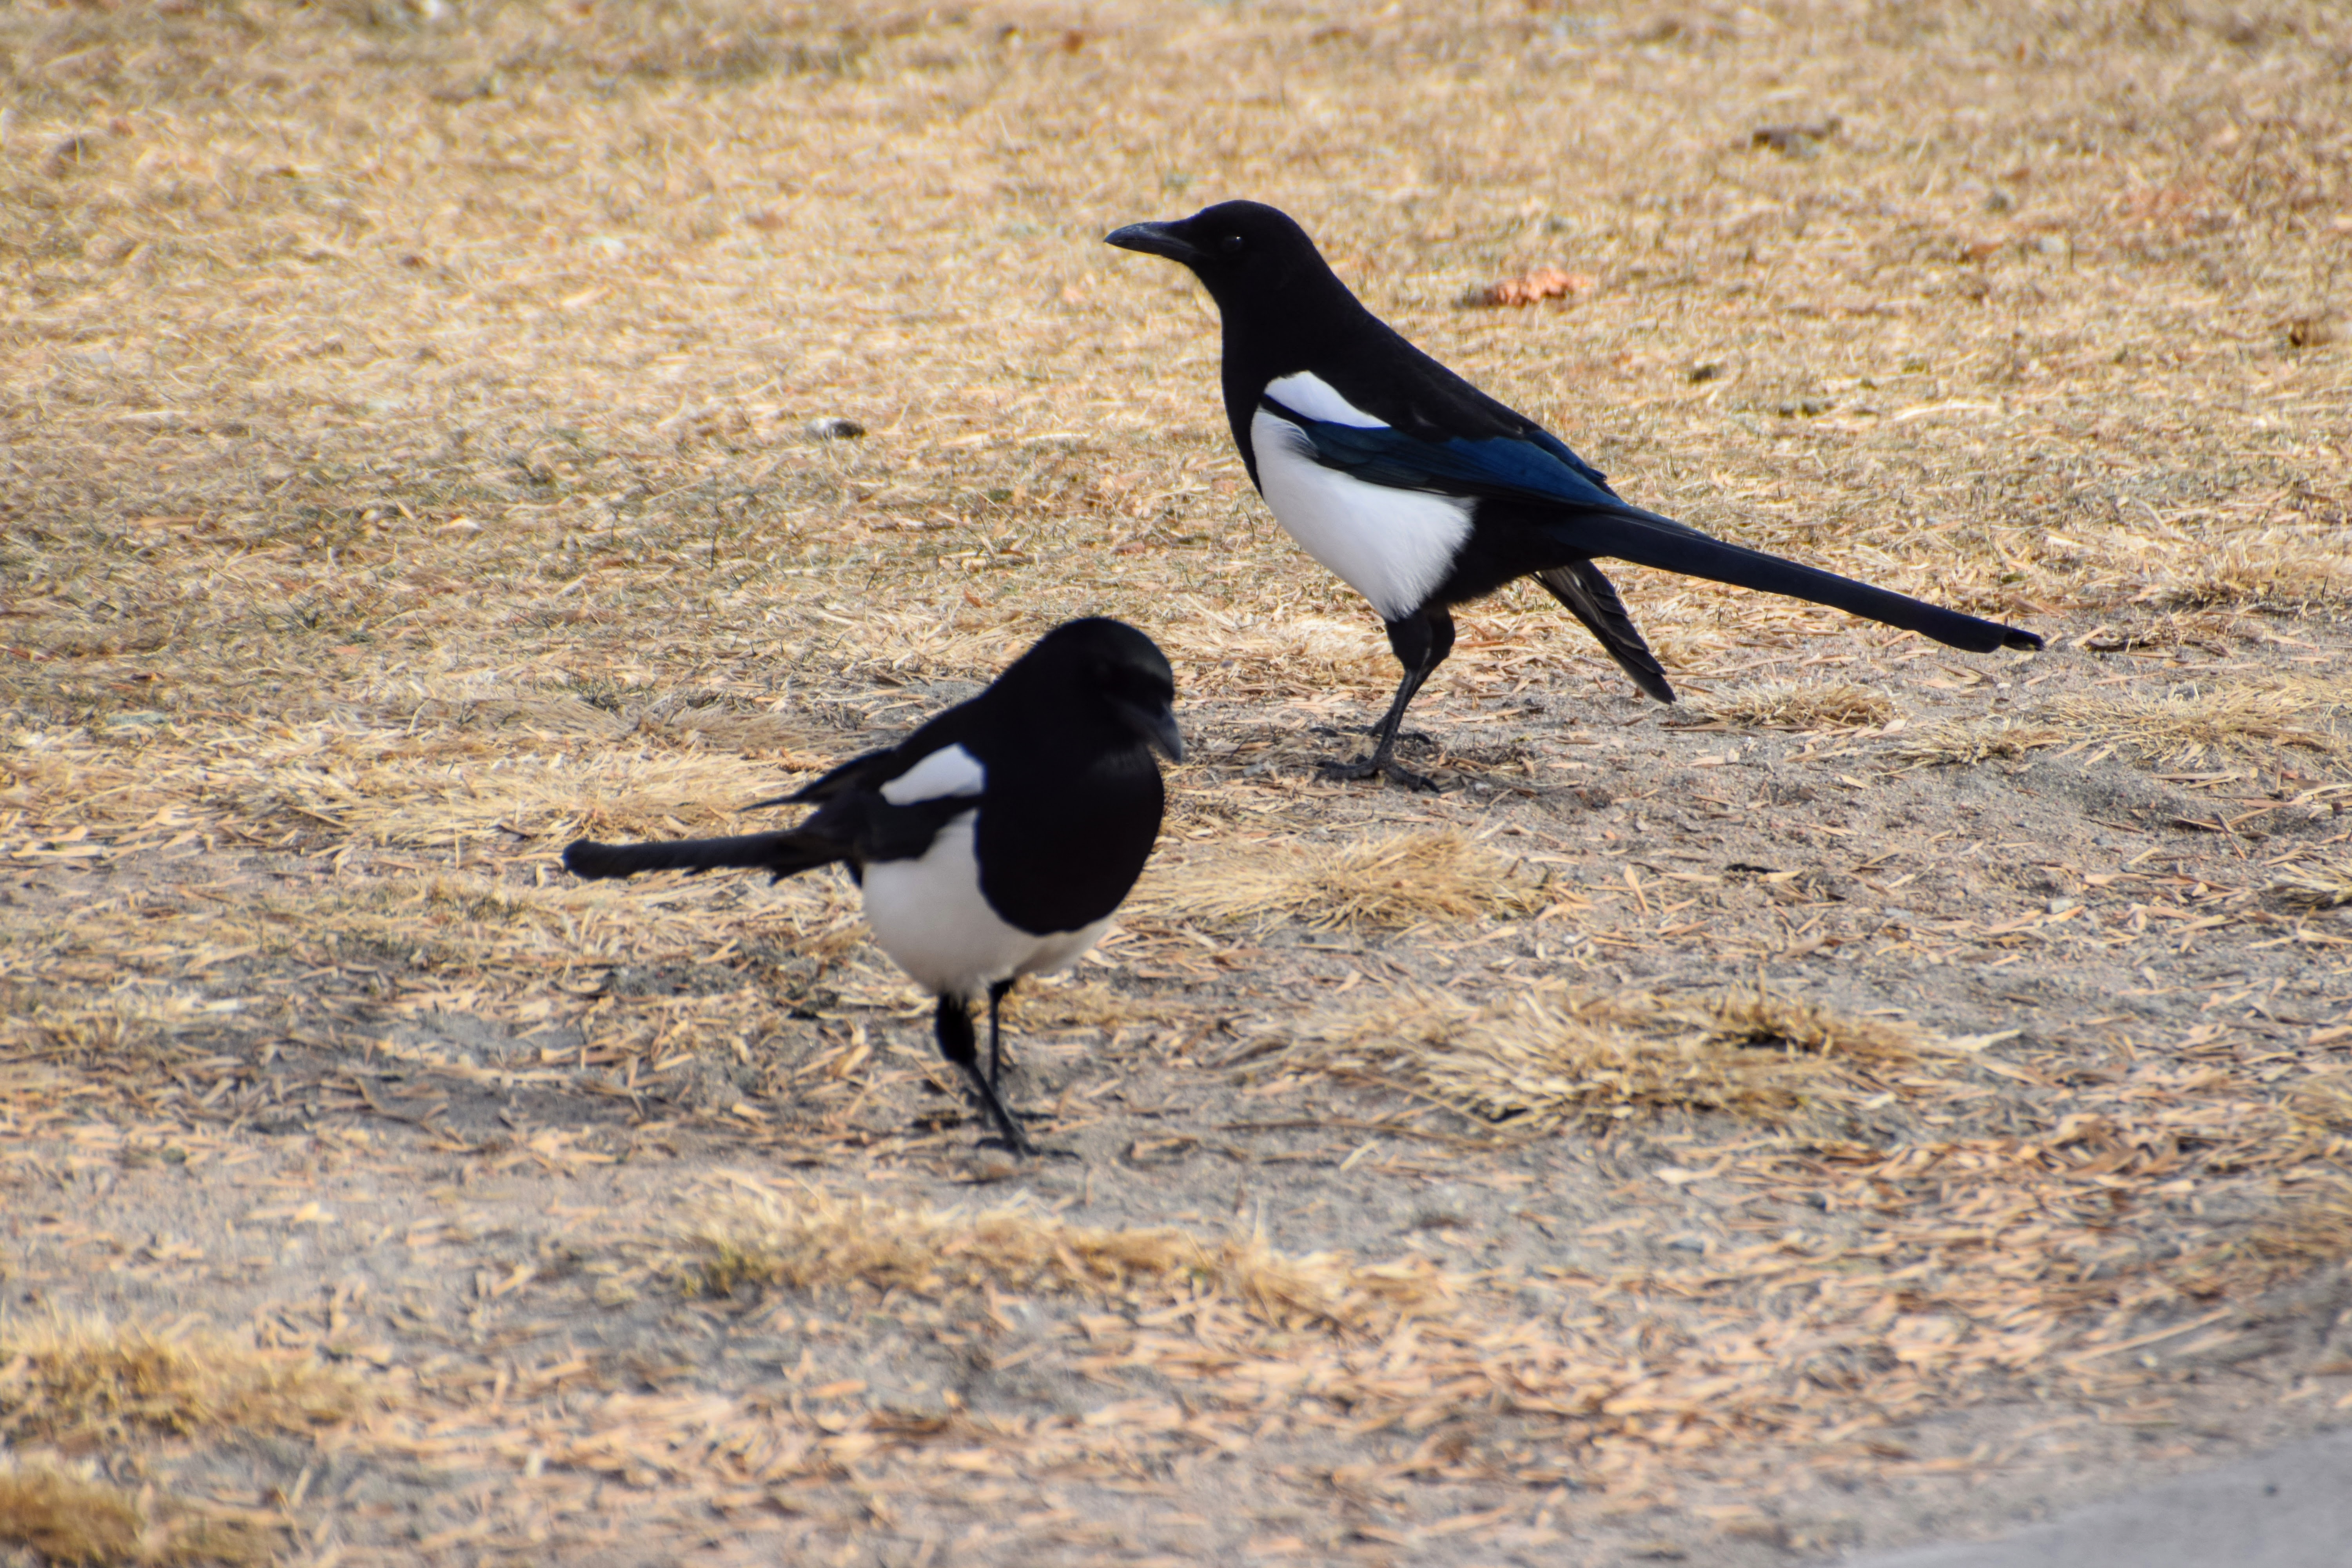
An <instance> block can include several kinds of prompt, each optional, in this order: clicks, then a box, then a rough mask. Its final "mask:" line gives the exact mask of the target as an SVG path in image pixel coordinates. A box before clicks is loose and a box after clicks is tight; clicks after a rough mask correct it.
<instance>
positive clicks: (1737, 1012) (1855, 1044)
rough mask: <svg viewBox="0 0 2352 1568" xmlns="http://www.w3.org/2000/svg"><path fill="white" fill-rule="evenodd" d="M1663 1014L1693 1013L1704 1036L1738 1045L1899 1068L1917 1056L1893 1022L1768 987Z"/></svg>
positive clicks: (1909, 1037) (1910, 1036)
mask: <svg viewBox="0 0 2352 1568" xmlns="http://www.w3.org/2000/svg"><path fill="white" fill-rule="evenodd" d="M1663 1016H1679V1017H1693V1016H1696V1018H1697V1019H1698V1020H1699V1021H1700V1022H1701V1023H1702V1025H1703V1026H1704V1027H1705V1028H1706V1030H1707V1034H1708V1037H1709V1038H1710V1039H1711V1040H1713V1041H1715V1042H1717V1043H1718V1044H1721V1045H1727V1046H1738V1047H1742V1048H1744V1049H1749V1050H1755V1049H1761V1048H1773V1049H1779V1050H1781V1051H1783V1052H1786V1053H1788V1054H1790V1055H1794V1056H1803V1057H1813V1058H1820V1059H1822V1060H1830V1059H1839V1060H1844V1061H1849V1062H1855V1063H1863V1064H1867V1065H1869V1066H1872V1067H1884V1068H1902V1067H1910V1066H1913V1065H1915V1064H1916V1062H1917V1061H1918V1059H1919V1050H1920V1047H1921V1043H1922V1042H1921V1040H1920V1037H1919V1036H1918V1035H1916V1033H1914V1032H1913V1031H1912V1030H1910V1029H1906V1028H1905V1027H1904V1026H1901V1025H1899V1024H1888V1023H1884V1022H1881V1021H1880V1020H1878V1019H1875V1018H1849V1017H1846V1016H1843V1014H1838V1013H1832V1012H1830V1011H1829V1010H1828V1009H1827V1008H1823V1007H1817V1006H1815V1005H1812V1004H1811V1003H1810V1002H1800V1001H1797V1000H1795V999H1794V998H1792V997H1788V996H1775V995H1773V994H1771V993H1770V992H1769V991H1759V992H1751V993H1742V992H1731V993H1727V994H1723V995H1719V996H1715V997H1710V998H1708V999H1707V1000H1706V1001H1705V1002H1704V1003H1702V1004H1700V1005H1699V1006H1697V1007H1696V1008H1684V1009H1673V1010H1670V1011H1669V1012H1668V1013H1667V1014H1665V1015H1663Z"/></svg>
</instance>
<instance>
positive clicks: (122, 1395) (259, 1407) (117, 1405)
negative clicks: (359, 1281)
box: [0, 1324, 362, 1448]
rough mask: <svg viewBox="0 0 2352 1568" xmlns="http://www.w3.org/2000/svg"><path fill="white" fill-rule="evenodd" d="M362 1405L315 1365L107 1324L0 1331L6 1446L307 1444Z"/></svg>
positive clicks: (344, 1383)
mask: <svg viewBox="0 0 2352 1568" xmlns="http://www.w3.org/2000/svg"><path fill="white" fill-rule="evenodd" d="M361 1403H362V1399H361V1394H360V1391H359V1387H358V1384H356V1383H354V1382H353V1381H352V1379H351V1378H350V1377H348V1376H346V1375H344V1374H341V1373H336V1372H333V1371H331V1370H330V1369H328V1368H325V1367H322V1366H320V1365H319V1364H318V1363H317V1362H316V1361H314V1360H313V1359H312V1358H310V1356H308V1355H293V1354H288V1353H284V1352H259V1351H252V1350H247V1349H243V1348H241V1347H239V1346H236V1345H233V1344H230V1343H228V1342H226V1341H224V1340H221V1339H218V1338H216V1337H210V1336H205V1335H199V1334H194V1333H174V1334H171V1335H159V1334H156V1333H152V1332H150V1331H146V1330H142V1329H122V1328H115V1327H112V1326H110V1325H106V1324H78V1325H72V1326H53V1327H46V1328H38V1329H29V1330H28V1329H26V1328H23V1327H19V1328H16V1329H14V1330H0V1437H5V1438H6V1439H8V1440H10V1441H12V1442H16V1443H24V1442H28V1441H37V1442H44V1443H54V1444H58V1445H59V1446H62V1447H71V1448H86V1447H92V1446H96V1445H105V1444H116V1443H121V1442H123V1441H126V1440H128V1439H131V1438H133V1437H138V1436H155V1435H168V1436H182V1437H184V1436H194V1435H195V1434H198V1433H211V1432H220V1431H258V1432H268V1431H282V1432H309V1431H312V1430H314V1429H316V1428H318V1427H320V1426H331V1425H332V1424H334V1423H336V1422H339V1421H344V1420H348V1419H349V1418H350V1417H351V1416H352V1415H355V1414H357V1412H358V1410H359V1408H360V1405H361Z"/></svg>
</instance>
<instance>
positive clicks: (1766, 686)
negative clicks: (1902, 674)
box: [1691, 680, 1895, 730]
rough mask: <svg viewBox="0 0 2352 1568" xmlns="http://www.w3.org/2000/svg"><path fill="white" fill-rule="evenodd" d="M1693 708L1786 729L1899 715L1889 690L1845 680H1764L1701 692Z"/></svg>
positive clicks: (1853, 724)
mask: <svg viewBox="0 0 2352 1568" xmlns="http://www.w3.org/2000/svg"><path fill="white" fill-rule="evenodd" d="M1691 710H1692V711H1694V712H1696V713H1699V714H1702V715H1704V716H1705V717H1706V718H1709V719H1719V720H1721V721H1724V722H1725V723H1727V724H1744V725H1758V726H1770V727H1771V728H1774V729H1786V730H1826V729H1858V728H1860V727H1861V726H1863V725H1865V724H1884V723H1885V722H1886V721H1888V720H1889V719H1892V718H1894V717H1895V704H1894V703H1893V702H1892V701H1890V700H1888V699H1887V696H1886V694H1885V692H1883V691H1873V690H1872V689H1870V688H1868V687H1866V686H1855V685H1853V684H1851V683H1850V682H1846V681H1827V682H1821V681H1810V680H1766V681H1759V682H1758V683H1757V684H1755V685H1753V686H1743V687H1738V688H1737V689H1733V690H1730V691H1717V692H1710V693H1707V694H1706V695H1704V696H1700V697H1696V698H1694V699H1693V700H1692V701H1691Z"/></svg>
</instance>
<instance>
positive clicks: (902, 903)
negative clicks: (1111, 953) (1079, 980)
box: [866, 811, 1110, 998]
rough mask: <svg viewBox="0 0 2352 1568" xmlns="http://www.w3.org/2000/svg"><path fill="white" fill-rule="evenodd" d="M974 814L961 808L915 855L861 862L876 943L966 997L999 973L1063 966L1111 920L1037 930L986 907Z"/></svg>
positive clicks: (1001, 976) (918, 978)
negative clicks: (1068, 928) (1025, 928)
mask: <svg viewBox="0 0 2352 1568" xmlns="http://www.w3.org/2000/svg"><path fill="white" fill-rule="evenodd" d="M975 816H976V814H975V813H973V812H969V811H967V812H965V813H964V814H963V815H962V816H959V817H957V818H956V819H955V820H954V821H952V822H950V823H949V824H948V825H947V826H945V827H943V828H941V829H940V835H939V837H936V838H934V839H932V840H931V847H930V848H929V850H928V851H926V852H925V853H924V855H923V856H922V858H920V859H916V860H875V861H871V862H868V863H867V865H866V924H867V925H869V926H871V927H873V928H874V940H875V941H876V942H879V943H881V945H882V951H883V952H887V953H888V954H889V955H890V957H891V959H892V961H893V962H895V963H897V964H898V967H899V968H901V969H903V970H905V971H906V972H907V973H908V976H909V977H910V978H911V979H912V980H913V981H914V982H915V984H918V985H920V986H923V987H925V988H926V989H928V990H930V991H934V992H939V993H941V994H947V995H952V996H962V997H966V998H970V997H973V996H977V995H979V994H981V993H982V992H984V991H986V990H987V989H988V987H989V986H990V985H992V984H994V983H996V982H997V981H999V980H1010V979H1012V978H1013V977H1014V976H1015V975H1021V974H1051V973H1054V972H1055V970H1058V969H1066V968H1068V967H1069V966H1070V965H1071V964H1072V963H1076V962H1077V959H1078V955H1079V954H1081V953H1083V952H1086V951H1087V949H1088V948H1090V947H1092V946H1094V944H1095V943H1096V942H1099V941H1101V940H1102V934H1103V932H1104V931H1108V929H1109V928H1110V921H1109V920H1108V918H1106V919H1103V920H1099V921H1095V922H1094V923H1093V924H1091V925H1087V926H1083V927H1081V928H1079V929H1078V930H1076V931H1048V932H1046V933H1045V934H1044V935H1042V936H1041V935H1037V934H1035V933H1034V932H1031V931H1023V930H1022V929H1021V928H1020V927H1018V926H1015V925H1013V924H1012V923H1011V922H1009V921H1006V920H1005V919H1004V918H1003V916H1002V915H999V914H998V913H997V912H996V911H995V910H993V909H991V908H990V907H989V903H988V900H987V899H986V898H985V897H983V896H982V893H981V890H980V862H979V860H978V859H977V858H974V856H973V854H972V847H971V835H972V824H973V821H974V818H975Z"/></svg>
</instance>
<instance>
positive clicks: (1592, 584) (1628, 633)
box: [1536, 561, 1675, 702]
mask: <svg viewBox="0 0 2352 1568" xmlns="http://www.w3.org/2000/svg"><path fill="white" fill-rule="evenodd" d="M1536 581H1537V582H1538V583H1540V584H1543V586H1544V591H1545V592H1547V593H1549V595H1551V596H1552V597H1553V598H1555V599H1558V600H1559V602H1560V603H1561V604H1563V605H1567V606H1568V608H1569V611H1570V614H1572V615H1573V616H1576V618H1577V619H1578V620H1580V621H1582V622H1583V623H1584V628H1585V630H1587V631H1589V632H1591V634H1592V635H1593V636H1594V637H1598V638H1600V639H1601V647H1604V648H1607V649H1608V650H1609V657H1610V658H1613V659H1615V660H1616V661H1617V667H1618V668H1620V669H1622V670H1623V671H1624V672H1625V673H1626V674H1627V675H1630V676H1632V677H1633V684H1634V685H1636V686H1638V687H1640V688H1641V689H1643V691H1645V692H1647V693H1649V695H1651V696H1652V697H1654V698H1656V699H1657V700H1659V701H1661V702H1672V701H1673V700H1675V689H1674V687H1673V686H1672V685H1671V684H1670V683H1669V682H1668V681H1667V679H1666V672H1665V670H1664V668H1661V667H1660V665H1659V663H1658V659H1657V656H1656V655H1655V654H1654V653H1652V652H1651V651H1650V645H1649V644H1648V643H1646V642H1643V640H1642V633H1641V629H1640V628H1639V627H1637V626H1634V625H1633V616H1629V615H1627V614H1626V613H1625V601H1624V600H1622V599H1621V598H1619V597H1618V596H1617V588H1616V585H1615V584H1612V583H1611V582H1610V581H1609V579H1608V578H1606V577H1604V576H1602V575H1601V568H1600V567H1598V566H1595V565H1594V564H1593V563H1591V562H1590V561H1579V562H1577V563H1574V564H1572V565H1568V566H1555V567H1553V568H1551V569H1550V570H1549V571H1548V572H1538V573H1537V574H1536Z"/></svg>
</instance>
